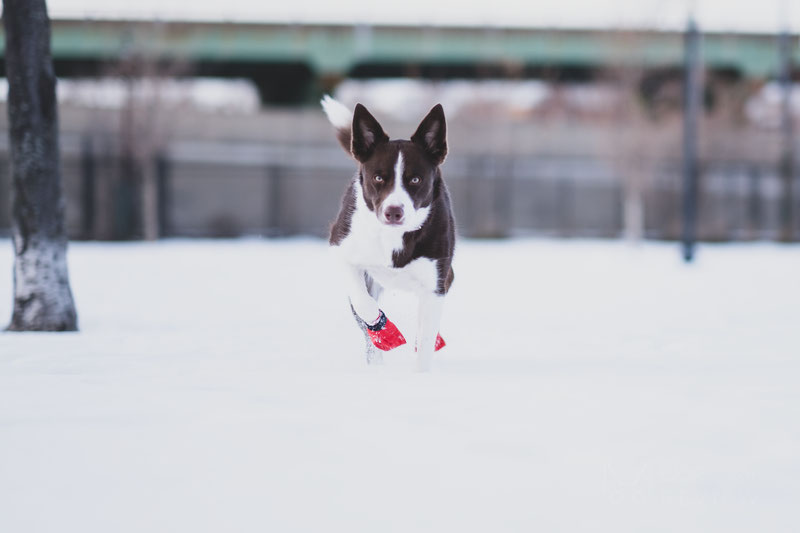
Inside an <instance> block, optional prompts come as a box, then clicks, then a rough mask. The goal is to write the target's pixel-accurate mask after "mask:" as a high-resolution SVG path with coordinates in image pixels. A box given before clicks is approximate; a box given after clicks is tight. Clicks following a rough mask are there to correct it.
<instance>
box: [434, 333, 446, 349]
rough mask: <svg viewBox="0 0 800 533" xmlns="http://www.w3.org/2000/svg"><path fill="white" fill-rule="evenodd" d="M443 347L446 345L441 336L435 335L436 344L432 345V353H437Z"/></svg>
mask: <svg viewBox="0 0 800 533" xmlns="http://www.w3.org/2000/svg"><path fill="white" fill-rule="evenodd" d="M445 346H447V344H445V342H444V339H443V338H442V336H441V335H439V334H438V333H437V334H436V344H435V345H434V348H433V351H434V352H438V351H439V350H441V349H442V348H444V347H445Z"/></svg>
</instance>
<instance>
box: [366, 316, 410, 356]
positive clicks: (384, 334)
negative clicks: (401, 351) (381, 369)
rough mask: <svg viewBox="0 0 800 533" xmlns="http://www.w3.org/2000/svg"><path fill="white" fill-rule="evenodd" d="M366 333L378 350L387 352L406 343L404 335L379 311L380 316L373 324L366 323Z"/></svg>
mask: <svg viewBox="0 0 800 533" xmlns="http://www.w3.org/2000/svg"><path fill="white" fill-rule="evenodd" d="M367 334H368V335H369V338H370V340H371V341H372V344H374V345H375V347H376V348H377V349H379V350H383V351H385V352H388V351H389V350H393V349H395V348H397V347H398V346H402V345H404V344H405V343H406V339H405V337H403V334H402V333H400V330H399V329H397V326H395V325H394V323H392V321H391V320H389V319H388V318H386V314H385V313H384V312H383V311H381V315H380V318H378V321H377V322H376V323H375V324H373V325H371V326H370V325H367Z"/></svg>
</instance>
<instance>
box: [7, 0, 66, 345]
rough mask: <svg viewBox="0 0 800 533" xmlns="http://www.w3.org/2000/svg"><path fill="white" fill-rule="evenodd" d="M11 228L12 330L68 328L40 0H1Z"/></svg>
mask: <svg viewBox="0 0 800 533" xmlns="http://www.w3.org/2000/svg"><path fill="white" fill-rule="evenodd" d="M3 25H4V27H5V36H6V49H5V62H6V75H7V77H8V119H9V129H10V131H9V144H10V156H11V179H12V190H13V200H12V219H13V235H14V251H15V257H14V311H13V315H12V317H11V324H10V325H9V326H8V329H9V330H11V331H74V330H76V329H77V315H76V312H75V305H74V303H73V301H72V292H71V290H70V287H69V277H68V275H67V256H66V254H67V238H66V233H65V231H64V199H63V195H62V190H61V173H60V168H59V152H58V112H57V111H58V109H57V104H56V94H55V84H56V78H55V73H54V72H53V61H52V58H51V57H50V19H49V18H48V16H47V6H46V5H45V1H44V0H3Z"/></svg>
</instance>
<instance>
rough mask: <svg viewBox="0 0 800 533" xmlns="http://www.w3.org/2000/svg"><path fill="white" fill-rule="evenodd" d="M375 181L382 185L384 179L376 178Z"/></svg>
mask: <svg viewBox="0 0 800 533" xmlns="http://www.w3.org/2000/svg"><path fill="white" fill-rule="evenodd" d="M375 181H376V182H378V183H381V182H383V177H381V176H375Z"/></svg>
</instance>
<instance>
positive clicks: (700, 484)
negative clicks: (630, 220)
mask: <svg viewBox="0 0 800 533" xmlns="http://www.w3.org/2000/svg"><path fill="white" fill-rule="evenodd" d="M3 244H4V245H3ZM328 260H329V255H328V251H327V247H326V245H325V244H324V243H322V242H321V241H317V240H284V241H261V240H244V241H163V242H159V243H155V244H143V243H130V244H95V243H76V244H73V245H72V246H71V247H70V252H69V262H70V274H71V279H72V287H73V292H74V294H75V298H76V303H77V306H78V313H79V320H80V326H81V332H80V333H77V334H57V335H56V334H10V333H2V334H0V531H3V532H5V531H8V532H15V533H25V532H37V533H38V532H52V531H58V532H73V531H74V532H81V533H87V532H88V533H92V532H98V533H99V532H109V531H114V532H142V531H148V532H160V531H165V532H167V531H169V532H172V531H187V532H206V531H208V532H217V531H236V532H249V531H253V532H255V531H259V532H260V531H281V532H284V531H287V532H291V531H298V532H299V531H314V532H317V531H348V532H352V531H365V532H366V531H370V532H374V531H398V532H408V531H414V532H417V531H437V532H441V531H458V532H469V531H476V532H485V531H534V530H539V531H612V532H618V531H665V532H666V531H670V532H674V531H680V532H688V531H698V532H700V531H702V532H708V531H726V532H730V531H742V532H745V531H748V532H749V531H770V532H783V531H786V532H789V531H797V530H798V529H799V528H800V517H799V516H798V514H797V512H796V502H797V501H800V452H798V450H800V422H799V421H800V393H799V392H798V390H800V389H798V385H797V384H798V383H800V328H798V318H800V307H799V306H800V282H798V278H797V273H798V272H800V248H798V247H780V246H776V245H767V244H758V245H735V246H733V245H731V246H704V247H703V248H701V250H700V254H699V257H698V262H697V264H695V265H692V266H688V267H687V266H685V265H683V264H681V263H680V261H679V254H678V250H677V248H676V247H675V246H674V245H667V244H645V245H643V246H640V247H638V248H631V247H629V246H626V245H624V244H621V243H615V242H591V241H570V242H555V241H535V240H534V241H531V240H519V241H508V242H480V241H462V242H461V243H460V245H459V247H458V249H457V260H456V263H455V266H454V268H455V272H456V281H455V285H454V287H453V290H452V292H451V294H450V296H448V301H447V303H446V308H445V316H444V322H443V325H442V335H443V337H444V338H445V339H446V341H447V343H448V346H447V348H445V349H444V350H443V351H441V352H439V353H438V357H437V359H436V360H435V363H434V372H432V373H431V374H423V375H420V374H416V373H414V372H413V359H412V357H413V349H411V348H409V347H408V346H404V347H402V348H400V349H398V350H395V351H393V352H390V353H389V354H387V355H386V356H385V360H386V365H385V366H383V367H366V366H365V364H364V363H363V361H362V353H361V350H362V342H363V339H362V338H361V333H360V332H359V331H358V330H357V328H356V327H355V325H354V323H353V321H352V317H351V315H350V311H349V308H348V307H347V303H346V300H345V297H344V295H343V294H342V293H341V286H340V284H339V283H338V282H337V281H336V280H335V279H334V278H333V277H332V274H331V272H332V269H329V268H328V267H327V262H328ZM11 264H12V253H11V244H10V243H9V242H8V241H5V243H2V242H0V266H2V265H5V266H6V272H7V275H6V276H3V277H0V316H4V317H9V316H10V314H11V305H10V304H11V299H12V296H11V295H12V280H11ZM411 304H412V302H411V301H410V300H409V299H408V298H407V297H405V296H403V295H389V296H388V297H387V300H386V302H384V309H385V310H386V312H387V314H388V315H389V316H390V318H392V320H394V321H395V322H396V323H397V324H398V326H399V327H400V328H401V330H403V332H404V333H405V334H406V338H408V339H409V340H411V338H412V337H413V328H411V327H410V325H409V324H412V323H413V317H412V316H411V315H410V313H409V310H410V308H411V307H412V305H411Z"/></svg>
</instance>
